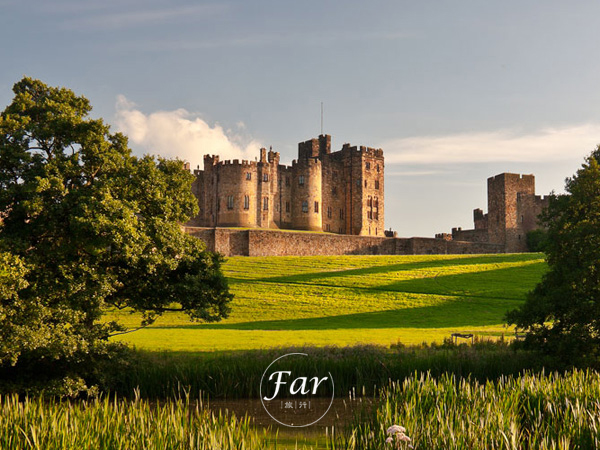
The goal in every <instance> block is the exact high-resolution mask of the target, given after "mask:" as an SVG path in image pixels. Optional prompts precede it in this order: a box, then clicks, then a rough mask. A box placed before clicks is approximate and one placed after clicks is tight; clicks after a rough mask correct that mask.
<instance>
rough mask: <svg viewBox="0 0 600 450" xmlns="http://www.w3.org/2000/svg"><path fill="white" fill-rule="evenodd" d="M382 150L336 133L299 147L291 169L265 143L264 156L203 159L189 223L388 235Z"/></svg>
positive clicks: (196, 181) (197, 171) (193, 187)
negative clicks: (335, 139) (337, 141)
mask: <svg viewBox="0 0 600 450" xmlns="http://www.w3.org/2000/svg"><path fill="white" fill-rule="evenodd" d="M383 173H384V161H383V151H382V150H381V149H374V148H369V147H362V146H361V147H356V146H353V147H352V146H350V144H344V146H343V147H342V149H341V150H338V151H336V152H333V153H332V152H331V136H329V135H321V136H319V137H318V138H316V139H311V140H308V141H306V142H301V143H299V144H298V159H296V160H294V161H293V162H292V165H291V166H286V165H282V164H280V163H279V153H278V152H274V151H272V150H269V151H268V152H267V150H266V149H264V148H262V149H261V150H260V159H259V160H258V161H239V160H233V161H219V156H215V155H212V156H211V155H206V156H204V170H199V169H198V170H195V171H194V175H196V180H195V181H194V183H193V185H192V190H193V192H194V194H195V196H196V198H197V199H198V205H199V207H200V212H199V214H198V216H197V217H195V218H194V219H192V220H191V221H190V222H189V223H188V225H190V226H197V227H244V228H273V229H296V230H310V231H327V232H331V233H337V234H350V235H361V236H384V217H383V207H384V203H383V201H384V200H383V199H384V189H383V188H384V185H383Z"/></svg>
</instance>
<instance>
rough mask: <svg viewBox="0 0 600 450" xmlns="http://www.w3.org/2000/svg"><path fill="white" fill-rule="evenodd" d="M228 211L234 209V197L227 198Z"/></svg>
mask: <svg viewBox="0 0 600 450" xmlns="http://www.w3.org/2000/svg"><path fill="white" fill-rule="evenodd" d="M227 209H233V195H228V196H227Z"/></svg>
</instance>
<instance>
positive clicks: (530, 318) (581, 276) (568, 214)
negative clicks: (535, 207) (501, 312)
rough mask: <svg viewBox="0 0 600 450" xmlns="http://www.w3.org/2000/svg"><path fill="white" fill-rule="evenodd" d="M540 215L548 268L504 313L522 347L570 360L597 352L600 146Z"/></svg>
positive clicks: (599, 341) (599, 342) (599, 336)
mask: <svg viewBox="0 0 600 450" xmlns="http://www.w3.org/2000/svg"><path fill="white" fill-rule="evenodd" d="M565 191H566V193H565V194H563V195H556V196H552V197H551V198H550V203H549V206H548V208H547V209H546V210H545V212H544V213H543V214H542V216H541V220H542V222H543V224H544V225H545V226H546V227H547V230H548V232H547V239H546V242H545V245H544V250H545V252H546V255H547V261H548V266H549V270H548V272H547V273H546V274H545V275H544V277H543V278H542V281H541V282H540V283H539V284H538V285H537V287H536V288H535V289H534V290H533V291H532V292H531V293H530V294H529V296H528V298H527V300H526V302H525V304H524V305H523V306H522V307H521V308H519V309H517V310H514V311H512V312H510V313H509V314H508V320H509V322H510V323H514V324H516V325H517V326H518V327H519V328H523V329H525V330H527V338H526V343H528V344H530V345H532V346H534V347H537V348H540V349H542V350H544V351H546V352H548V353H555V354H559V355H561V356H562V357H563V358H566V359H567V360H569V361H571V362H574V361H576V360H578V359H579V358H581V357H589V358H594V357H596V356H598V353H599V350H600V146H599V147H598V148H597V149H596V150H595V151H593V152H592V153H591V154H590V155H589V156H588V157H587V158H586V161H585V163H584V164H583V165H582V167H581V168H580V169H579V170H578V171H577V173H576V174H575V175H574V176H573V177H571V178H568V179H567V180H566V185H565Z"/></svg>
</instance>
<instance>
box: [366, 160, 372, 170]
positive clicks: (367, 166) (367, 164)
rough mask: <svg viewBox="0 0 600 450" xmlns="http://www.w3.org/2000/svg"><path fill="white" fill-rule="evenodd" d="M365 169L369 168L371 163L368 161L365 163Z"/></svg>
mask: <svg viewBox="0 0 600 450" xmlns="http://www.w3.org/2000/svg"><path fill="white" fill-rule="evenodd" d="M365 169H367V170H369V169H371V163H370V162H368V163H366V164H365Z"/></svg>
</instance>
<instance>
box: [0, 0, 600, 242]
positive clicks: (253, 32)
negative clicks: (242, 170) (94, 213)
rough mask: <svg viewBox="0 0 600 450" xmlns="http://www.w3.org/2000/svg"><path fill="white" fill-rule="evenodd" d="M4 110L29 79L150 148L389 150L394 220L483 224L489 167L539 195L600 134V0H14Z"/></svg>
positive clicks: (434, 227) (194, 151)
mask: <svg viewBox="0 0 600 450" xmlns="http://www.w3.org/2000/svg"><path fill="white" fill-rule="evenodd" d="M0 12H1V13H0V39H1V42H2V45H1V46H0V61H2V64H1V66H0V109H4V107H5V106H6V105H8V104H9V103H10V102H11V100H12V91H11V87H12V85H13V84H14V83H15V82H17V81H18V80H20V79H21V78H22V77H23V76H24V75H27V76H30V77H34V78H38V79H40V80H42V81H44V82H45V83H47V84H50V85H53V86H64V87H68V88H70V89H72V90H73V91H75V92H76V93H77V94H79V95H83V96H85V97H87V98H88V99H89V100H90V101H91V104H92V105H93V108H94V110H93V112H92V115H93V116H94V117H102V118H103V119H104V120H105V121H106V122H107V123H109V124H110V125H111V129H112V130H114V131H121V132H123V133H125V134H126V135H127V136H128V137H129V143H130V147H131V148H132V150H133V152H134V153H135V154H138V155H142V154H147V153H150V154H157V155H162V156H165V157H179V158H180V159H184V160H187V161H189V162H191V163H192V165H193V166H194V167H196V165H200V166H201V165H202V155H204V154H206V153H211V154H220V155H221V156H222V159H224V158H225V159H234V158H246V159H254V157H255V156H257V155H258V149H259V148H260V147H267V148H268V147H269V146H272V147H273V150H275V151H278V152H280V153H281V161H282V162H283V163H287V164H290V163H291V161H292V160H293V159H294V158H295V157H296V156H297V144H298V142H301V141H305V140H308V139H311V138H314V137H317V136H318V135H319V134H320V132H321V102H322V103H323V111H324V114H323V131H324V132H325V133H326V134H330V135H331V136H332V150H338V149H340V148H341V147H342V145H343V144H344V143H347V142H348V143H351V144H352V145H366V146H369V147H377V148H382V149H383V150H384V156H385V222H386V228H392V229H394V230H396V231H398V234H399V235H400V236H405V237H410V236H433V235H434V234H435V233H438V232H449V231H450V229H451V228H452V227H455V226H460V227H462V228H463V229H467V228H472V226H473V220H472V217H473V213H472V211H473V209H474V208H482V209H484V211H486V210H487V196H486V186H487V182H486V180H487V178H488V177H490V176H493V175H496V174H498V173H502V172H515V173H528V174H529V173H533V174H534V175H535V176H536V190H537V192H538V194H542V195H543V194H547V193H549V192H550V191H555V192H562V189H563V186H564V180H565V178H566V177H569V176H571V175H573V173H574V172H575V171H576V170H577V169H578V168H579V167H580V166H581V164H582V163H583V162H584V158H585V156H586V155H588V154H589V153H590V152H591V151H592V150H593V149H594V148H595V147H596V145H597V144H599V143H600V109H599V108H598V105H600V85H599V84H598V80H600V58H599V57H598V55H599V54H600V27H599V26H598V25H597V18H598V17H600V2H597V1H586V0H581V1H577V2H566V1H563V0H561V1H554V0H546V1H544V2H540V1H539V0H516V1H515V0H502V1H500V0H488V1H481V0H472V1H470V0H452V1H442V0H440V1H420V2H417V1H414V0H410V1H408V0H407V1H404V0H390V1H379V0H371V1H369V2H365V1H354V0H319V1H313V0H304V1H297V0H296V1H292V0H272V1H265V0H252V1H248V0H245V1H227V0H223V1H214V2H204V1H183V0H170V1H162V0H118V1H117V0H103V1H97V0H94V1H90V0H64V1H63V0H56V1H54V0H37V1H32V0H14V1H13V0H0Z"/></svg>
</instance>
